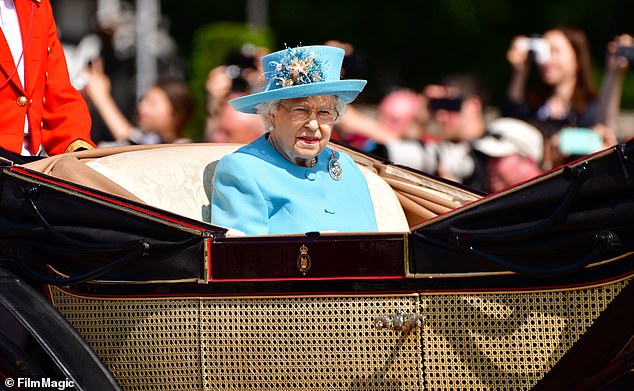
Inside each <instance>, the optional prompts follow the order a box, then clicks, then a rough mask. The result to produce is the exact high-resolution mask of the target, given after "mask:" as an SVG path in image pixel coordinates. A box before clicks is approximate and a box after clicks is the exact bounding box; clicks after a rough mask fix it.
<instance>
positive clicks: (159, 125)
mask: <svg viewBox="0 0 634 391" xmlns="http://www.w3.org/2000/svg"><path fill="white" fill-rule="evenodd" d="M88 72H89V73H88V75H89V76H88V83H87V85H86V93H87V95H88V97H89V98H90V100H91V102H92V104H93V105H94V106H95V107H96V108H97V110H98V112H99V114H100V115H101V117H102V118H103V120H104V122H105V123H106V126H107V127H108V129H109V130H110V133H111V134H112V137H113V138H114V140H115V141H114V142H104V143H100V144H99V146H101V147H103V146H112V145H130V144H159V143H174V142H183V141H185V140H183V130H184V128H185V125H186V124H187V123H188V122H189V120H190V119H191V117H192V114H193V111H194V100H193V98H192V96H191V93H190V91H189V87H188V86H187V84H186V83H185V82H184V81H180V80H174V79H161V80H158V81H157V82H155V83H154V84H153V85H151V86H150V87H149V88H148V89H147V90H146V92H145V94H144V95H143V98H142V99H141V100H140V101H139V103H138V105H137V123H138V126H134V125H132V124H131V123H130V121H128V119H127V118H126V117H125V116H124V115H123V113H122V112H121V110H119V107H118V106H117V103H116V102H115V100H114V98H113V97H112V95H111V93H110V79H109V78H108V76H107V75H106V74H105V73H104V72H103V66H102V64H101V62H96V63H95V64H93V65H92V66H91V68H90V70H89V71H88Z"/></svg>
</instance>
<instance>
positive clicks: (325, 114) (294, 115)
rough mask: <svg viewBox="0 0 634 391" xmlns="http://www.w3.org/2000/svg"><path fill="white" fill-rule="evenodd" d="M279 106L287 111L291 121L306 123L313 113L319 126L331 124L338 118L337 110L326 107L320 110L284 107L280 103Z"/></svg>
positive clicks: (304, 107)
mask: <svg viewBox="0 0 634 391" xmlns="http://www.w3.org/2000/svg"><path fill="white" fill-rule="evenodd" d="M279 105H280V106H282V107H283V108H284V109H286V111H288V113H289V115H290V117H291V119H292V120H293V121H306V120H307V119H308V118H310V116H311V115H312V114H313V113H315V114H316V116H317V122H319V123H320V124H331V123H333V122H335V121H336V120H337V118H338V117H339V112H338V111H337V110H335V109H329V108H326V107H324V108H321V109H311V108H309V107H306V106H293V107H286V106H284V105H283V104H281V103H280V104H279Z"/></svg>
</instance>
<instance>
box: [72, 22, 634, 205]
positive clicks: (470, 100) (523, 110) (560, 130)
mask: <svg viewBox="0 0 634 391" xmlns="http://www.w3.org/2000/svg"><path fill="white" fill-rule="evenodd" d="M325 44H327V45H334V46H339V47H341V48H343V49H344V50H346V53H348V52H352V51H353V50H354V48H353V46H352V45H351V44H349V43H344V42H339V41H328V42H326V43H325ZM632 44H633V40H632V37H631V36H629V35H621V36H618V37H616V38H615V39H614V40H613V41H612V42H609V43H608V44H607V46H606V63H605V70H606V71H605V74H604V76H603V78H602V83H601V86H600V88H597V87H596V86H595V84H594V81H593V78H592V73H591V70H592V64H591V56H590V50H589V47H588V43H587V39H586V36H585V34H584V33H583V32H582V31H581V30H578V29H569V28H556V29H551V30H548V31H546V32H544V33H543V35H541V36H539V37H534V36H533V37H526V36H518V37H513V38H512V39H511V40H510V46H509V49H508V51H507V53H506V59H507V61H508V63H509V66H510V68H511V77H510V80H509V81H508V89H507V92H506V95H505V97H504V99H503V100H502V101H501V102H490V101H489V99H488V95H487V92H486V91H487V90H486V88H484V87H483V86H482V85H481V83H480V80H479V78H478V75H475V74H473V73H462V74H448V75H446V77H444V78H443V79H442V80H439V81H438V82H437V83H434V84H430V85H427V86H425V87H424V88H423V89H422V90H421V91H416V90H413V89H411V88H408V87H406V86H395V87H394V88H393V89H392V90H390V91H389V92H387V93H386V94H385V95H384V96H383V98H382V99H381V101H380V102H378V104H377V105H375V106H371V105H367V104H353V105H350V106H349V107H348V108H347V110H346V112H345V113H344V114H343V115H342V116H340V118H339V120H338V121H337V123H336V124H335V127H334V133H333V139H335V140H338V141H340V142H344V143H347V144H349V145H352V146H353V147H356V148H358V149H361V150H363V151H366V152H368V153H370V154H373V155H375V156H377V157H379V158H381V159H384V160H387V161H391V162H393V163H396V164H400V165H403V166H408V167H411V168H414V169H417V170H420V171H423V172H425V173H428V174H432V175H437V176H441V177H444V178H447V179H451V180H453V181H457V182H460V183H462V184H465V185H467V186H469V187H472V188H474V189H476V190H479V191H482V192H485V193H488V192H495V191H499V190H501V189H503V188H505V187H508V186H511V185H514V184H517V183H519V182H522V181H526V180H528V179H530V178H532V177H535V176H537V175H539V174H540V173H542V172H544V171H547V170H550V169H552V168H555V167H558V166H559V165H561V164H564V163H566V162H569V161H572V160H574V159H576V158H578V157H580V156H583V155H586V154H589V153H593V152H596V151H598V150H600V149H602V148H606V147H609V146H611V145H614V144H616V143H617V142H618V141H623V140H618V139H617V137H616V134H617V131H619V129H617V126H618V121H617V118H618V116H619V114H620V108H619V105H620V96H621V89H622V83H623V79H624V74H625V72H626V71H627V69H628V66H629V60H628V59H627V56H626V55H623V52H622V48H623V47H631V46H632ZM268 52H269V50H268V49H267V48H262V47H255V46H253V45H250V44H245V45H244V46H242V47H241V48H239V49H237V50H235V51H233V52H231V53H229V55H228V56H227V57H226V61H225V62H224V64H222V65H220V66H218V67H216V68H214V69H210V70H209V75H208V80H207V83H206V84H205V96H206V104H205V111H206V113H205V114H206V120H205V125H204V127H205V129H204V131H203V132H201V134H202V136H201V138H200V139H195V140H190V139H185V138H184V137H183V134H182V130H183V128H184V126H185V125H186V123H187V121H188V120H189V119H190V118H191V114H192V107H193V106H192V105H193V103H192V101H191V94H190V93H189V92H188V91H187V88H188V87H187V84H186V83H185V82H184V81H181V82H178V81H173V80H172V81H166V80H159V81H158V82H157V83H156V84H155V85H153V86H151V87H150V88H149V89H148V91H146V94H145V95H144V98H143V99H141V101H140V102H139V103H138V105H137V110H136V113H137V116H136V118H137V123H136V125H133V124H132V123H131V122H130V121H129V120H126V119H125V117H124V115H123V113H122V112H121V111H120V110H117V108H116V104H115V102H114V100H113V99H112V96H110V93H109V81H108V76H107V75H106V74H105V73H104V72H103V69H102V68H100V67H99V62H98V61H97V62H94V63H93V64H92V65H91V66H90V67H89V69H88V70H87V72H85V73H84V74H83V77H85V78H86V83H85V87H84V90H85V94H84V96H86V98H87V99H88V101H89V103H90V104H91V105H92V107H95V108H96V109H97V111H98V113H99V114H100V115H101V117H102V118H104V122H105V123H106V125H107V126H108V129H109V130H110V132H111V135H112V139H113V140H114V142H112V141H110V142H106V141H104V142H103V143H102V144H101V145H102V146H106V145H112V144H113V143H114V144H122V143H127V144H129V143H159V142H182V141H190V142H191V141H194V142H223V143H225V142H236V143H248V142H250V141H252V140H254V139H256V138H257V137H259V136H260V135H262V134H263V133H264V132H265V129H264V128H263V126H262V124H261V122H260V121H258V120H257V117H256V116H251V115H248V114H244V113H239V112H236V111H235V110H234V109H233V108H231V106H230V105H228V104H227V102H228V100H230V99H233V98H235V97H239V96H241V95H246V94H250V93H253V92H258V91H261V90H262V89H263V88H264V77H262V75H263V72H264V71H263V70H262V69H261V68H260V67H261V65H260V58H261V57H262V56H263V55H265V54H267V53H268ZM501 58H503V54H501ZM370 61H371V59H370ZM345 65H346V64H345V61H344V70H343V71H344V72H345ZM369 82H370V83H371V82H372V80H370V81H369ZM170 83H171V84H170ZM166 85H171V88H167V87H166ZM491 107H499V111H498V115H496V116H494V117H491V115H488V113H489V108H491ZM97 141H99V140H97Z"/></svg>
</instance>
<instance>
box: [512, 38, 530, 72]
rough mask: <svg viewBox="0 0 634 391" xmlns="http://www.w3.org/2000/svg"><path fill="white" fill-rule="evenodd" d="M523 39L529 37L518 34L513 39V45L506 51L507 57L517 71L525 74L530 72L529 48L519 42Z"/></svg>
mask: <svg viewBox="0 0 634 391" xmlns="http://www.w3.org/2000/svg"><path fill="white" fill-rule="evenodd" d="M521 39H528V38H527V37H526V36H524V35H518V36H516V37H514V38H513V40H512V41H511V46H510V47H509V49H508V51H507V52H506V59H507V60H508V62H509V63H510V64H511V66H512V67H513V70H514V71H515V72H517V73H522V74H525V73H527V72H528V67H529V64H528V50H525V49H524V48H521V47H520V45H519V44H518V42H519V41H520V40H521Z"/></svg>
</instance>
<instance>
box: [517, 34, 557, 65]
mask: <svg viewBox="0 0 634 391" xmlns="http://www.w3.org/2000/svg"><path fill="white" fill-rule="evenodd" d="M515 47H517V48H518V49H519V50H524V51H527V52H528V53H529V56H530V57H531V58H532V59H534V60H535V62H537V63H538V64H545V63H547V62H548V60H550V45H549V44H548V42H547V41H546V40H545V39H544V38H540V37H531V38H519V39H518V40H517V41H515Z"/></svg>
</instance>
